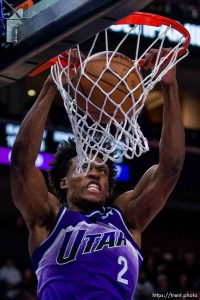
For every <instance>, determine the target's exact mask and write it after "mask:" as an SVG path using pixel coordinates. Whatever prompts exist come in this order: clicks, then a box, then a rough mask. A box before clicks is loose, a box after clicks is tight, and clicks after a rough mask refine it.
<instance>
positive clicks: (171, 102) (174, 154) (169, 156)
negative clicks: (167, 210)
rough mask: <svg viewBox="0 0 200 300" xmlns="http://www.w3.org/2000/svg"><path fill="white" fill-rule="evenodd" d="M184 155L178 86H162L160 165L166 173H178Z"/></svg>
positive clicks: (183, 136) (172, 84) (173, 84)
mask: <svg viewBox="0 0 200 300" xmlns="http://www.w3.org/2000/svg"><path fill="white" fill-rule="evenodd" d="M184 155H185V134H184V127H183V122H182V116H181V108H180V101H179V96H178V85H177V82H176V80H174V82H173V83H171V84H168V85H164V107H163V128H162V134H161V141H160V163H162V165H163V166H164V168H165V170H166V171H168V170H169V171H170V172H171V171H172V172H174V173H176V172H180V170H181V168H182V165H183V161H184Z"/></svg>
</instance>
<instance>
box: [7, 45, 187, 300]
mask: <svg viewBox="0 0 200 300" xmlns="http://www.w3.org/2000/svg"><path fill="white" fill-rule="evenodd" d="M165 51H166V50H163V52H165ZM156 55H157V50H155V49H153V50H151V51H150V52H149V53H148V54H147V55H146V59H145V68H146V69H148V68H150V66H151V62H152V61H153V60H154V59H155V56H156ZM73 59H74V62H76V61H77V59H78V58H77V53H76V52H74V55H73ZM71 76H73V72H72V74H71ZM162 84H163V87H164V112H163V128H162V134H161V140H160V147H159V162H158V164H157V165H154V166H152V167H151V168H150V169H149V170H147V172H146V173H145V174H144V175H143V177H142V178H141V180H140V181H139V183H138V184H137V185H136V187H135V188H134V189H133V190H131V191H128V192H126V193H124V194H122V195H121V196H119V197H118V198H117V199H116V200H114V202H113V205H111V206H109V205H108V204H107V201H108V197H109V193H110V188H111V186H110V184H111V185H112V179H113V175H114V171H115V170H114V168H113V166H112V165H111V164H110V163H109V162H108V163H106V164H104V165H102V166H97V165H96V164H95V163H93V164H92V165H91V167H90V170H89V172H88V174H87V175H86V176H84V175H82V174H77V173H76V164H77V156H76V152H75V151H74V150H73V149H75V148H74V144H73V142H72V141H69V142H66V143H65V144H64V145H63V146H61V147H60V148H59V149H58V152H57V154H56V157H55V161H54V162H53V164H52V165H53V166H52V170H51V171H50V179H51V185H52V186H53V187H54V191H55V193H54V194H53V193H50V192H48V189H47V186H46V183H45V180H44V178H43V175H42V173H41V172H40V170H39V169H38V168H36V167H35V160H36V157H37V155H38V152H39V149H40V144H41V141H42V136H43V131H44V128H45V123H46V120H47V116H48V113H49V109H50V107H51V104H52V102H53V98H54V96H55V94H56V86H55V85H54V83H53V80H52V78H51V76H49V77H48V79H47V80H46V82H45V83H44V86H43V88H42V91H41V93H40V95H39V97H38V99H37V100H36V102H35V104H34V105H33V107H32V108H31V110H30V111H29V113H28V114H27V116H26V117H25V119H24V121H23V123H22V125H21V128H20V131H19V133H18V136H17V138H16V141H15V144H14V147H13V151H12V158H11V190H12V197H13V201H14V203H15V205H16V207H17V208H18V209H19V210H20V211H21V213H22V215H23V217H24V220H25V222H26V224H27V227H28V229H29V233H30V235H29V251H30V254H31V256H32V260H33V265H34V268H35V272H36V274H37V278H38V299H40V300H50V299H53V300H57V299H60V300H71V299H77V300H78V299H84V300H86V299H87V300H89V299H93V300H102V299H105V300H111V299H115V300H125V299H127V300H128V299H133V293H134V289H135V286H136V282H137V278H138V272H139V266H140V264H141V262H142V255H141V253H140V247H141V235H142V232H143V231H144V229H145V228H146V227H147V226H148V225H149V223H150V222H151V221H152V220H153V218H154V217H155V216H156V215H157V214H158V212H159V211H160V210H161V209H162V208H163V206H164V205H165V203H166V201H167V199H168V197H169V195H170V193H171V192H172V190H173V188H174V187H175V185H176V182H177V180H178V177H179V174H180V171H181V168H182V165H183V160H184V130H183V125H182V120H181V112H180V104H179V98H178V87H177V81H176V75H175V68H174V69H173V70H171V71H169V72H168V73H167V74H166V75H165V76H164V77H163V79H162ZM97 159H98V160H101V158H100V157H99V158H97ZM59 176H60V177H59ZM63 196H64V198H63ZM65 203H66V204H65Z"/></svg>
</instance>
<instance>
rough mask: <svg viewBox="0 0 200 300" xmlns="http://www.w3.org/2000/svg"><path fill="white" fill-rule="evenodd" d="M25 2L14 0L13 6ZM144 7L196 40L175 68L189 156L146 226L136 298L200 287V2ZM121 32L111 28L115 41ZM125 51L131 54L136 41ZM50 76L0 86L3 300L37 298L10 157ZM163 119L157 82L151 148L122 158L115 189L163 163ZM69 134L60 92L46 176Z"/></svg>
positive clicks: (148, 129) (147, 129)
mask: <svg viewBox="0 0 200 300" xmlns="http://www.w3.org/2000/svg"><path fill="white" fill-rule="evenodd" d="M22 2H23V1H20V0H19V1H14V0H13V1H9V3H11V4H12V5H13V6H14V7H16V6H17V5H19V4H20V3H22ZM34 2H35V3H36V2H39V1H34ZM143 11H145V12H151V13H156V14H160V15H164V16H167V17H170V18H172V19H175V20H177V21H179V22H181V23H182V24H183V25H185V26H186V27H187V29H188V30H189V31H190V34H191V45H190V47H189V50H190V54H189V56H188V57H187V58H186V59H185V60H183V61H181V63H180V64H178V67H177V78H178V83H179V93H180V100H181V107H182V116H183V121H184V126H185V131H186V158H185V163H184V167H183V171H182V173H181V176H180V179H179V181H178V184H177V186H176V188H175V190H174V192H173V193H172V195H171V196H170V199H169V201H168V204H167V205H166V207H165V208H164V210H163V211H162V212H161V213H160V214H159V215H158V216H157V218H156V219H155V220H154V221H153V222H152V224H151V225H150V226H149V227H148V229H147V230H146V232H145V233H144V236H143V245H142V251H143V253H144V257H145V262H144V264H143V267H142V271H141V273H140V279H139V284H138V288H137V291H136V296H135V300H138V299H139V300H142V299H146V300H148V299H153V296H152V293H153V292H156V291H157V292H160V293H162V292H165V291H175V292H177V293H187V292H188V293H192V292H195V293H197V292H199V291H200V271H199V270H200V260H199V251H200V239H199V217H200V179H199V178H200V177H199V169H200V92H199V90H200V89H199V87H200V55H199V54H200V1H199V0H184V1H179V0H167V1H164V0H155V1H153V2H152V3H151V4H149V5H148V6H146V7H145V8H144V9H143ZM120 34H121V33H120V32H114V31H113V33H112V35H113V41H114V40H116V39H117V36H119V35H120ZM150 38H151V36H150V35H149V36H147V39H150ZM110 43H112V40H111V41H110ZM85 47H87V43H86V44H85ZM124 51H125V53H126V54H127V55H130V51H131V50H130V45H127V49H125V50H124ZM47 75H48V72H45V73H42V74H40V75H38V76H36V77H33V78H27V77H26V78H24V79H22V80H20V81H18V82H16V83H14V84H12V85H7V86H4V87H2V88H1V89H0V207H1V209H0V300H6V299H20V300H33V299H36V296H35V287H36V282H35V277H34V275H33V274H32V269H31V262H30V258H29V255H28V250H27V231H26V228H25V225H24V223H23V220H22V219H21V216H20V214H19V212H18V211H17V210H16V209H15V207H14V206H13V203H12V200H11V195H10V186H9V159H8V156H9V151H10V148H12V145H13V142H14V139H15V136H16V134H17V132H18V129H19V126H20V123H21V122H22V120H23V118H24V116H25V114H26V113H27V111H28V110H29V108H30V107H31V106H32V104H33V103H34V101H35V99H36V97H37V96H38V94H39V92H40V89H41V86H42V84H43V82H44V80H45V78H46V77H47ZM161 123H162V92H161V86H159V85H158V86H157V88H156V89H155V90H154V91H152V92H151V93H150V95H149V97H148V100H147V103H146V105H145V109H144V111H143V113H142V115H141V117H140V124H141V128H142V130H143V132H144V134H145V136H146V137H147V138H148V140H149V145H150V151H149V152H148V153H146V154H143V155H142V157H140V158H135V159H134V160H133V161H127V160H124V161H123V162H122V163H121V164H120V165H119V170H120V172H121V173H120V176H119V177H118V182H119V183H120V184H117V189H116V195H117V194H120V193H122V192H123V191H125V190H128V189H131V188H133V187H134V185H135V184H136V183H137V181H138V180H139V178H140V177H141V175H142V174H143V173H144V172H145V171H146V169H147V168H148V167H150V166H151V165H152V164H154V163H156V162H157V160H158V145H159V137H160V130H161ZM69 134H71V130H70V124H69V121H68V119H67V115H66V113H65V110H64V108H63V103H62V100H61V98H60V96H59V95H57V97H56V99H55V101H54V104H53V106H52V109H51V112H50V114H49V118H48V122H47V126H46V131H45V134H44V139H43V143H42V146H41V155H40V156H39V158H38V161H37V164H38V166H40V167H41V169H43V170H44V176H45V177H46V173H45V169H46V168H47V165H48V161H49V159H51V155H52V153H54V152H55V150H56V147H57V144H58V142H59V141H60V140H62V139H63V138H65V137H66V136H68V135H69ZM8 270H10V271H8ZM6 271H8V273H9V272H10V273H9V274H11V276H10V277H9V276H8V278H5V276H4V274H5V272H6ZM186 299H187V298H186ZM188 299H189V298H188ZM196 299H197V298H196ZM198 299H200V298H198Z"/></svg>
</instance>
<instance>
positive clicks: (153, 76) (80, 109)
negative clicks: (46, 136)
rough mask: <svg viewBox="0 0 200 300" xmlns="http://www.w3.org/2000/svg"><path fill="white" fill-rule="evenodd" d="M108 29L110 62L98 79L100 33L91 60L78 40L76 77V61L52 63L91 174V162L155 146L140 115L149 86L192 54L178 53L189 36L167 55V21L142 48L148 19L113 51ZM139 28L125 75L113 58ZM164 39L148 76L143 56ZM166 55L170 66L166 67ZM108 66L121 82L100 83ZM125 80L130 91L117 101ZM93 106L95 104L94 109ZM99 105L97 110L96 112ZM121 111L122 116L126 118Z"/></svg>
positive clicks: (82, 161) (80, 153)
mask: <svg viewBox="0 0 200 300" xmlns="http://www.w3.org/2000/svg"><path fill="white" fill-rule="evenodd" d="M108 30H109V29H106V30H105V33H104V40H105V53H106V55H105V60H106V63H105V67H104V68H103V70H102V72H101V74H100V75H99V77H98V78H97V79H92V78H91V77H90V76H89V75H88V74H87V73H86V66H87V62H88V60H90V59H91V56H92V55H93V54H92V53H93V51H94V48H95V45H96V43H97V41H98V38H99V33H98V34H96V36H95V37H94V39H93V42H92V45H91V47H90V49H89V51H88V54H87V56H86V59H85V60H83V58H82V56H81V50H80V45H77V51H78V56H79V59H80V67H79V70H77V71H76V72H78V74H79V77H78V80H77V81H76V82H74V81H73V79H70V72H71V69H70V67H63V66H62V63H61V60H60V59H59V60H58V62H57V63H56V64H55V65H54V66H52V69H51V73H52V78H53V80H54V82H55V83H56V84H57V87H58V90H59V91H60V93H61V96H62V98H63V99H64V106H65V109H66V111H67V113H68V117H69V120H70V123H71V127H72V131H73V134H74V139H75V143H76V150H77V155H78V165H77V172H82V173H84V174H87V172H88V171H89V168H90V164H91V163H93V162H95V163H96V164H98V165H101V164H104V163H106V161H107V160H108V159H109V160H111V161H113V162H118V161H120V160H122V158H124V157H125V158H127V159H133V158H134V156H136V157H139V156H140V155H141V154H142V153H145V152H147V151H148V150H149V147H148V142H147V139H146V138H145V137H144V135H143V133H142V131H141V129H140V126H139V124H138V117H139V115H140V113H141V111H142V109H143V107H144V104H145V100H146V98H147V96H148V94H149V92H150V91H151V90H152V89H153V88H154V86H155V85H156V83H157V82H159V81H160V80H161V79H162V77H163V76H164V75H165V74H166V73H167V72H168V71H169V70H170V69H171V68H173V67H174V66H175V65H176V64H177V63H178V62H179V61H181V60H182V59H183V58H184V57H186V56H187V55H188V51H186V52H185V53H184V54H183V55H182V56H180V57H178V53H179V51H181V50H182V46H183V44H184V42H185V40H184V38H183V37H180V40H179V42H178V43H177V45H175V46H174V47H172V48H171V50H170V51H169V52H168V54H167V55H166V56H164V57H162V48H163V47H164V43H165V40H166V39H167V34H168V31H169V30H171V27H170V26H166V28H165V30H163V31H162V32H161V33H159V34H158V36H157V37H156V38H155V40H154V41H153V42H152V43H151V44H150V45H149V46H148V47H147V48H146V50H145V51H143V52H142V51H141V40H142V38H141V32H142V25H134V26H133V27H132V28H131V29H130V30H129V32H128V33H127V34H125V36H124V37H123V38H122V39H121V41H120V42H119V43H118V45H117V46H116V47H115V49H114V51H112V52H110V50H109V44H108V40H109V39H108ZM133 31H136V32H137V42H136V50H135V59H134V60H133V61H132V66H131V67H130V69H129V70H128V71H127V72H125V74H124V75H119V74H118V73H117V72H116V71H115V70H114V69H113V68H112V67H111V65H112V59H113V58H114V57H115V56H116V54H119V52H118V51H119V49H120V48H121V47H122V45H123V44H124V42H125V41H126V40H127V38H128V36H129V35H130V33H131V32H133ZM158 43H159V47H157V49H158V55H157V57H156V60H155V63H154V65H153V66H152V68H151V71H150V73H149V74H146V75H145V76H144V75H143V76H142V75H141V67H140V62H141V61H142V60H144V59H145V56H146V54H147V53H148V52H149V51H150V50H151V49H152V48H153V47H154V46H155V45H156V46H158ZM71 55H72V52H71V50H69V55H68V65H69V66H70V61H71ZM94 55H95V54H94ZM130 61H131V60H130ZM166 61H167V67H165V68H163V69H162V66H163V64H165V63H166ZM107 72H109V74H112V75H113V76H114V78H115V79H116V84H114V85H113V87H112V88H110V90H109V91H106V90H105V89H104V88H103V87H102V86H101V84H100V83H101V80H102V78H103V76H105V74H107ZM132 72H134V73H135V74H137V76H138V78H139V79H140V80H139V83H138V84H136V86H135V87H130V86H129V84H128V82H127V79H128V78H129V76H130V75H131V74H132ZM82 78H85V79H87V81H88V82H90V83H91V88H90V91H89V93H88V95H87V96H86V95H85V94H84V93H83V92H82V91H81V90H80V88H79V86H80V81H81V79H82ZM64 82H67V84H64ZM121 85H123V86H124V87H125V89H126V90H127V94H125V95H124V97H123V99H121V102H120V103H116V101H114V99H113V98H112V94H113V93H114V92H115V91H116V90H117V89H118V88H119V87H120V86H121ZM138 89H140V91H141V93H140V95H139V96H138V99H137V97H136V96H135V95H136V92H137V91H138ZM97 92H98V93H100V94H101V95H103V96H104V99H103V100H102V105H101V107H99V106H98V104H97V103H94V101H92V97H93V95H94V94H95V93H97ZM79 98H81V99H84V103H85V106H81V105H79V103H78V100H77V99H79ZM127 99H129V100H131V103H132V105H131V106H130V107H129V108H126V110H124V105H125V104H126V101H127ZM107 103H110V105H112V106H113V109H112V113H110V111H108V110H107V109H106V104H107ZM91 107H92V110H91V109H90V108H91ZM94 111H95V112H96V113H94ZM119 115H120V116H121V117H120V118H119ZM105 120H106V121H105ZM97 157H101V161H99V160H98V162H97V161H96V158H97ZM85 165H86V167H85Z"/></svg>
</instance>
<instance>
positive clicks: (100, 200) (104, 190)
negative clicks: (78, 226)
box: [61, 157, 109, 210]
mask: <svg viewBox="0 0 200 300" xmlns="http://www.w3.org/2000/svg"><path fill="white" fill-rule="evenodd" d="M97 161H98V162H101V159H100V158H97ZM77 163H78V158H77V157H74V158H72V159H71V165H70V167H69V170H68V173H67V176H66V177H65V178H63V182H64V183H65V186H63V187H64V188H65V189H66V193H67V201H68V206H69V208H71V209H74V210H86V209H93V208H96V207H98V206H102V205H103V204H104V203H105V202H106V200H107V197H108V190H109V168H108V166H107V165H106V164H103V165H100V166H99V165H97V164H95V163H92V164H91V166H90V170H89V172H88V174H87V175H83V174H78V173H77V172H76V166H77ZM85 167H86V166H85ZM61 188H62V181H61Z"/></svg>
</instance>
